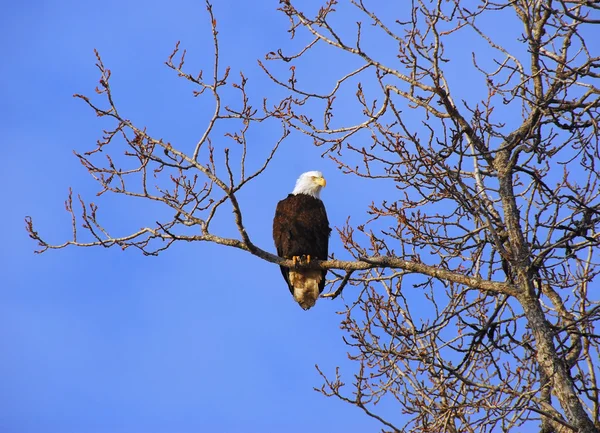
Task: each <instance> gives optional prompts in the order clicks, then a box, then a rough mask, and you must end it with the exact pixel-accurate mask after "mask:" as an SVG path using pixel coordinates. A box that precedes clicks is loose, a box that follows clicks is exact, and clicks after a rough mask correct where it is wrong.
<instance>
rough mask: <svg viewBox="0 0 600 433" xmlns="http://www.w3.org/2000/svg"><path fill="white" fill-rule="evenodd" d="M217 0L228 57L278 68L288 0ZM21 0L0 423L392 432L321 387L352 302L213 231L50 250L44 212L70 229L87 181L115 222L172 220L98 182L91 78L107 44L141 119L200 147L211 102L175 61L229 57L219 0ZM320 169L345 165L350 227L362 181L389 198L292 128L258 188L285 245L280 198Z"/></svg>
mask: <svg viewBox="0 0 600 433" xmlns="http://www.w3.org/2000/svg"><path fill="white" fill-rule="evenodd" d="M215 3H216V4H215V14H216V17H217V20H218V25H219V29H220V37H221V44H222V62H223V63H224V64H229V65H231V66H232V67H233V68H234V71H236V72H235V73H237V71H238V70H239V69H240V68H243V69H244V70H245V71H246V73H247V75H249V76H250V77H251V78H252V77H257V78H256V81H257V83H260V79H261V78H260V74H259V70H258V67H257V65H256V59H257V58H262V57H263V56H264V53H266V52H268V51H270V50H273V49H275V48H278V47H279V43H278V39H280V38H285V37H287V34H286V33H285V31H286V28H287V20H286V19H285V17H284V16H283V15H282V14H280V13H277V12H276V11H275V9H276V6H277V3H278V2H276V1H272V2H246V1H240V0H225V1H218V2H215ZM2 9H3V11H2V14H1V16H0V45H1V47H2V57H3V60H2V61H1V62H0V79H1V82H2V84H1V86H0V95H1V98H0V119H2V120H1V121H0V132H1V134H0V136H1V139H0V140H1V142H2V147H1V151H0V152H1V155H2V159H3V161H4V164H3V168H2V170H1V171H0V180H1V185H2V195H3V200H2V201H3V203H4V205H3V209H4V210H3V212H2V213H1V214H0V218H1V222H2V226H3V227H4V230H5V231H4V242H3V245H4V247H3V248H2V250H1V253H0V254H1V255H2V274H1V277H0V347H1V352H2V355H0V383H2V386H1V387H0V431H2V432H7V433H121V432H123V433H188V432H200V431H211V432H240V431H244V432H270V431H285V432H303V431H311V432H332V431H364V430H373V429H375V427H376V426H377V424H376V423H375V422H373V421H371V420H370V419H368V418H367V417H365V416H364V415H363V414H362V413H361V412H360V411H359V410H358V409H356V408H354V407H351V406H347V405H345V404H343V403H341V402H339V401H337V400H334V399H327V398H325V397H323V396H322V395H320V394H318V393H317V392H315V391H314V390H313V387H314V386H317V387H320V385H321V380H320V377H319V376H318V374H317V372H316V370H315V364H319V365H320V366H321V367H322V368H323V369H324V371H326V372H328V373H333V372H334V370H335V366H337V365H340V366H342V367H343V366H344V365H347V364H348V361H347V360H346V359H347V357H346V348H345V345H344V344H343V342H342V339H341V337H342V334H341V331H340V330H339V320H340V317H339V316H338V315H336V314H335V312H336V311H337V310H338V309H341V308H342V307H343V304H342V301H341V300H337V301H334V302H331V301H328V300H321V301H320V302H319V303H318V304H317V306H316V307H315V308H313V309H312V310H310V311H308V312H305V311H302V310H301V309H300V308H299V307H298V305H297V304H296V303H295V302H294V301H293V299H292V297H291V295H290V294H289V292H288V290H287V288H286V286H285V284H284V282H283V280H282V278H281V275H280V273H279V269H277V267H276V266H273V265H270V264H267V263H264V262H262V261H260V260H258V259H256V258H253V257H251V256H250V255H247V254H243V253H240V252H236V251H232V250H230V249H227V248H224V247H218V246H211V245H207V244H180V245H176V246H174V247H172V248H171V249H170V250H168V251H167V252H165V253H164V254H162V255H161V256H160V257H144V256H142V255H141V254H140V253H139V252H136V251H133V250H131V251H126V252H122V251H120V250H119V249H116V248H115V249H76V248H70V249H66V250H60V251H51V252H47V253H45V254H43V255H34V254H33V250H34V248H35V244H34V242H32V241H31V240H30V239H29V238H28V237H27V234H26V232H25V230H24V223H23V219H24V217H25V216H26V215H31V216H33V217H34V221H35V222H36V223H37V228H38V229H39V231H40V232H41V233H43V234H44V235H45V236H46V237H47V239H48V240H49V241H52V242H56V243H60V242H62V241H64V240H66V239H68V238H69V236H70V220H69V216H68V214H67V213H66V212H65V211H64V204H63V202H64V199H65V198H66V195H67V192H68V188H69V187H70V186H72V187H73V189H74V191H75V192H76V193H81V194H82V195H83V196H84V197H86V198H87V199H89V200H94V201H96V202H97V203H99V204H100V205H101V209H102V215H103V217H104V220H105V221H107V222H109V224H107V225H108V226H109V227H111V228H112V229H113V231H114V233H115V234H124V233H125V232H126V231H127V230H129V229H130V228H131V227H134V228H138V227H140V226H142V225H144V224H147V223H152V222H153V221H154V219H153V216H152V215H151V214H150V215H148V212H151V211H152V208H149V207H147V206H145V205H144V204H143V203H140V202H137V201H131V200H127V199H121V198H114V197H101V198H96V197H95V193H96V192H97V191H98V187H97V185H96V184H95V183H94V181H93V180H92V179H91V178H90V176H89V175H88V174H87V172H86V171H85V170H84V168H83V167H82V166H81V165H80V164H79V163H78V161H77V159H76V158H75V156H74V155H73V153H72V151H73V150H76V151H79V152H81V151H85V150H88V149H90V148H91V147H92V146H93V144H94V142H95V140H96V139H97V138H98V137H99V135H100V132H101V128H102V127H103V126H105V125H103V124H102V123H101V122H100V121H99V120H98V119H97V118H96V117H95V115H94V114H93V113H92V112H91V111H90V110H89V109H88V108H87V107H86V106H84V104H83V103H82V102H81V101H79V100H76V99H74V98H73V97H72V94H74V93H84V94H87V95H90V96H91V95H93V89H94V87H95V86H96V85H97V80H98V73H97V70H96V68H95V66H94V64H95V58H94V54H93V49H94V48H96V49H98V50H99V51H100V52H101V54H102V56H103V60H104V62H105V64H106V65H107V66H108V67H109V68H110V69H111V70H112V71H113V76H114V82H113V85H114V86H115V92H116V94H117V95H118V98H119V102H120V103H121V106H122V107H123V109H124V110H126V112H127V114H126V116H127V117H129V118H132V119H134V120H136V121H138V122H140V123H141V124H145V125H148V126H149V128H151V129H152V131H154V132H155V134H156V135H157V136H163V137H167V138H168V139H169V140H171V141H173V142H180V143H184V144H185V143H195V141H197V139H198V138H199V135H200V133H201V131H202V130H203V127H204V125H203V124H202V122H201V120H199V119H202V118H203V117H202V114H203V113H202V112H201V110H202V108H201V106H200V105H198V102H197V100H196V99H194V98H192V97H191V88H190V86H187V85H185V83H183V82H182V81H181V80H179V79H177V77H176V76H175V74H173V73H172V72H171V71H169V70H168V69H167V68H166V67H165V66H164V64H163V62H164V61H165V60H166V59H167V57H168V55H169V54H170V52H171V50H172V48H173V46H174V44H175V42H176V41H178V40H181V41H182V45H183V46H185V47H186V48H187V49H188V51H189V58H190V65H194V64H195V65H197V66H198V67H199V66H200V65H203V66H205V67H208V66H210V60H211V57H210V56H211V55H212V46H211V43H212V40H211V35H210V28H209V25H208V24H209V20H208V17H207V14H206V12H205V7H204V4H203V2H202V1H199V0H196V1H178V2H147V1H137V0H135V1H126V2H122V1H115V0H108V1H105V2H100V3H98V2H85V1H76V0H64V1H44V2H42V1H37V0H34V1H32V2H25V3H24V2H12V3H11V2H8V3H6V4H4V7H3V8H2ZM250 84H252V81H251V83H250ZM253 91H254V92H256V93H255V94H257V95H260V88H254V90H253ZM260 139H261V137H260V136H257V141H259V140H260ZM178 140H179V141H178ZM268 144H270V143H267V145H268ZM257 163H258V162H257ZM311 169H318V170H322V171H323V172H324V173H325V176H326V177H327V179H328V181H329V186H328V188H327V189H325V191H324V193H323V199H324V201H325V203H326V205H327V206H328V209H329V215H330V220H331V223H332V225H338V226H341V225H342V224H343V222H344V220H345V217H346V216H347V215H348V214H349V213H350V211H349V210H348V209H347V208H346V204H345V203H347V202H348V203H349V202H350V198H351V197H354V196H355V195H356V194H359V195H360V196H362V197H363V199H361V200H362V202H361V200H358V202H359V203H358V204H360V205H364V204H365V203H368V202H369V201H370V199H371V197H369V194H368V191H361V190H360V189H358V187H357V188H354V189H353V190H351V191H350V190H348V189H347V188H348V186H349V184H348V182H349V181H348V180H347V179H344V181H345V185H346V186H344V185H342V184H341V182H338V180H341V179H342V176H341V174H339V173H337V172H335V171H334V165H333V164H332V163H331V162H329V161H326V160H323V159H321V158H320V157H319V152H318V151H317V150H315V149H313V148H312V146H311V143H310V142H308V141H307V140H295V141H293V142H289V143H288V144H287V147H286V148H285V149H283V151H282V152H281V153H280V154H279V155H277V157H276V160H275V163H274V165H273V168H272V169H271V170H269V171H268V172H267V173H266V174H265V176H264V179H262V180H260V181H257V182H256V183H255V184H254V185H253V188H252V191H251V192H250V191H249V194H248V195H245V196H244V197H243V203H242V204H243V205H244V206H246V207H247V208H248V209H249V216H248V219H247V221H246V222H247V225H248V229H249V232H250V234H251V235H252V236H253V239H254V240H255V241H256V242H257V243H258V244H259V245H260V246H261V247H263V248H265V249H267V250H269V251H274V248H273V246H272V240H271V221H272V216H273V213H274V207H275V204H276V202H277V201H278V200H280V199H281V198H283V197H284V196H285V195H286V194H287V193H288V192H290V191H291V189H292V188H293V185H294V182H295V179H296V177H297V176H298V174H300V173H301V172H303V171H306V170H311ZM350 185H351V184H350ZM334 197H337V198H336V199H334ZM224 215H225V216H228V215H229V213H228V212H226V213H224ZM338 242H339V241H338V240H337V237H336V238H335V239H332V244H333V245H334V248H336V249H339V244H337V245H338V247H335V245H336V243H338Z"/></svg>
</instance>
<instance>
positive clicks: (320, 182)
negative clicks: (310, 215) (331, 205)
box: [292, 171, 327, 198]
mask: <svg viewBox="0 0 600 433" xmlns="http://www.w3.org/2000/svg"><path fill="white" fill-rule="evenodd" d="M325 185H327V182H326V181H325V178H324V177H323V173H321V172H320V171H307V172H306V173H302V174H301V175H300V177H299V178H298V180H297V181H296V187H295V188H294V190H293V191H292V194H294V195H296V194H307V195H310V196H313V197H314V198H320V197H319V195H320V194H321V188H323V187H324V186H325Z"/></svg>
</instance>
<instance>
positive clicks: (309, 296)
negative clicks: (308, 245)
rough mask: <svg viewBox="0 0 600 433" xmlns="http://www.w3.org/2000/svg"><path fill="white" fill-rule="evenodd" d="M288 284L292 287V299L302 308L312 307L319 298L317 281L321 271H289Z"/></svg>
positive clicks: (319, 280)
mask: <svg viewBox="0 0 600 433" xmlns="http://www.w3.org/2000/svg"><path fill="white" fill-rule="evenodd" d="M289 278H290V284H291V285H292V287H293V288H294V299H295V300H296V302H298V304H300V306H301V307H302V308H303V309H304V310H308V309H309V308H311V307H313V306H314V305H315V303H316V302H317V299H318V298H319V283H320V282H321V280H322V278H323V275H322V274H321V271H317V270H310V269H309V270H304V271H302V272H298V271H290V273H289Z"/></svg>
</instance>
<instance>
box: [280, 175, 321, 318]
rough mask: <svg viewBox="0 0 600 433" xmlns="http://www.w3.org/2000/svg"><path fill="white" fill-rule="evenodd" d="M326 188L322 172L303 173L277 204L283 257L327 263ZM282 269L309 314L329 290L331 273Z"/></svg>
mask: <svg viewBox="0 0 600 433" xmlns="http://www.w3.org/2000/svg"><path fill="white" fill-rule="evenodd" d="M325 184H326V182H325V178H323V174H322V173H321V172H320V171H309V172H307V173H303V174H302V175H301V176H300V177H299V178H298V180H297V181H296V187H295V188H294V190H293V191H292V193H291V194H289V195H288V196H287V197H286V198H285V199H283V200H281V201H280V202H279V203H278V204H277V210H276V211H275V218H274V219H273V240H274V241H275V247H276V248H277V254H278V255H279V257H284V258H286V259H292V260H293V261H294V263H310V261H311V260H313V259H317V260H327V255H328V249H329V234H330V233H331V229H330V228H329V221H328V220H327V212H326V211H325V206H324V205H323V202H322V201H321V199H320V198H319V194H320V193H321V188H323V187H324V186H325ZM280 268H281V273H282V274H283V278H284V279H285V282H286V283H287V285H288V287H289V289H290V292H291V293H292V295H293V296H294V299H295V300H296V302H298V304H300V306H301V307H302V308H303V309H305V310H308V309H309V308H310V307H312V306H314V305H315V302H317V298H318V297H319V294H320V293H321V292H322V291H323V288H324V287H325V274H327V271H326V270H325V271H321V270H313V269H303V270H294V269H289V268H286V267H285V266H280Z"/></svg>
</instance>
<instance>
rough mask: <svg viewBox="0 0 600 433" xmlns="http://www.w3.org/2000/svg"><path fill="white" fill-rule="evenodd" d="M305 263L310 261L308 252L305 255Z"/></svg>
mask: <svg viewBox="0 0 600 433" xmlns="http://www.w3.org/2000/svg"><path fill="white" fill-rule="evenodd" d="M306 263H307V264H309V263H310V254H307V255H306Z"/></svg>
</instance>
